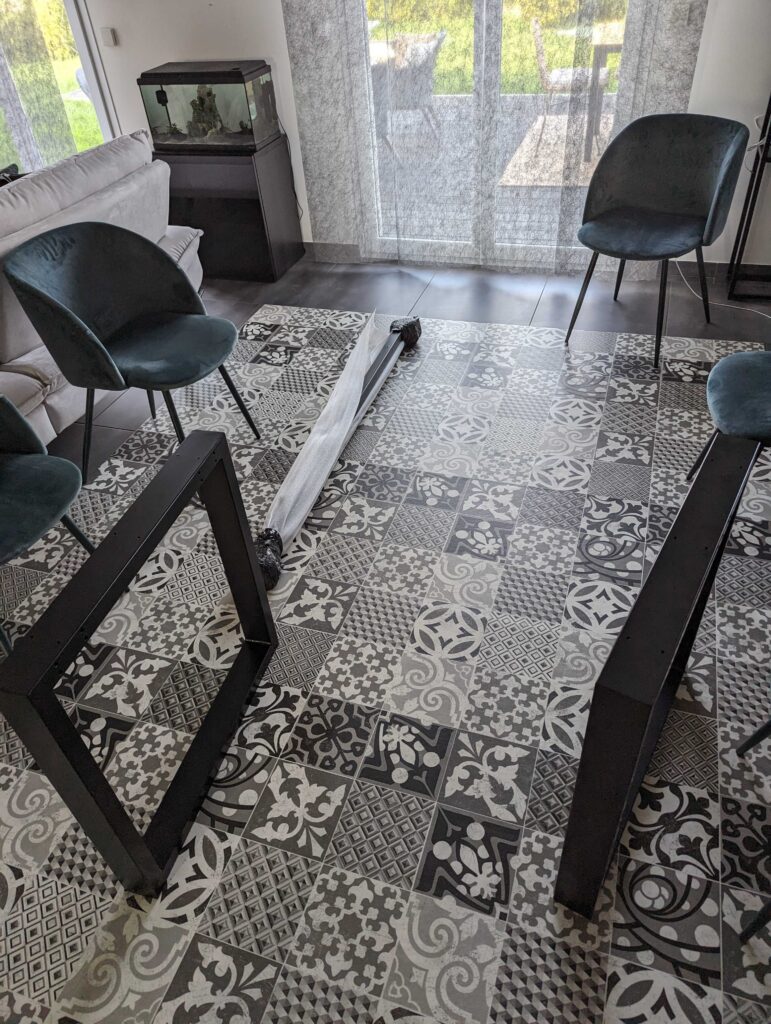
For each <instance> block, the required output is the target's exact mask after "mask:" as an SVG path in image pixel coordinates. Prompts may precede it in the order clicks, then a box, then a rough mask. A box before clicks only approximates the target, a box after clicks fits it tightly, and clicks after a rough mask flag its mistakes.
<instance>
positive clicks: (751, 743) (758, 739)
mask: <svg viewBox="0 0 771 1024" xmlns="http://www.w3.org/2000/svg"><path fill="white" fill-rule="evenodd" d="M769 736H771V718H769V720H768V721H767V722H766V723H765V725H761V727H760V728H759V729H756V730H755V732H754V733H753V734H752V735H751V736H748V737H747V739H746V740H744V741H743V742H742V743H740V744H739V746H738V747H737V748H736V753H737V754H738V755H739V757H744V755H745V754H746V753H747V751H748V750H752V748H753V747H756V746H757V745H758V743H762V742H763V740H765V739H768V737H769Z"/></svg>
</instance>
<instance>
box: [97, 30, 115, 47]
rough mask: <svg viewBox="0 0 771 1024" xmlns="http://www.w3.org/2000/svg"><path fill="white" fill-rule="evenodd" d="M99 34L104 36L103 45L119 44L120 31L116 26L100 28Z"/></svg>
mask: <svg viewBox="0 0 771 1024" xmlns="http://www.w3.org/2000/svg"><path fill="white" fill-rule="evenodd" d="M99 35H100V36H101V37H102V46H117V45H118V33H117V32H116V31H115V29H114V28H100V29H99Z"/></svg>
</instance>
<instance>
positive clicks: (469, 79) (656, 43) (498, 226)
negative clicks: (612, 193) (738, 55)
mask: <svg viewBox="0 0 771 1024" xmlns="http://www.w3.org/2000/svg"><path fill="white" fill-rule="evenodd" d="M283 6H284V18H285V24H286V28H287V38H288V42H289V52H290V60H291V64H292V75H293V81H294V85H295V96H296V100H297V107H298V122H299V126H300V133H301V143H302V151H303V163H304V168H305V176H306V182H307V184H308V192H309V201H310V217H311V226H312V230H313V237H314V242H315V244H316V248H317V250H318V255H319V257H320V258H322V259H324V258H326V259H342V260H348V259H356V258H362V259H382V258H388V259H394V258H397V259H403V260H406V261H420V260H424V261H428V262H438V263H442V262H444V263H457V264H470V265H483V266H504V267H522V268H538V269H548V270H552V269H554V270H564V269H578V268H582V267H583V265H584V263H585V252H584V250H583V249H582V248H581V247H580V246H578V244H577V243H576V240H575V234H576V229H577V227H578V226H579V224H580V218H581V211H582V209H583V203H584V197H585V194H586V187H587V184H588V182H589V178H590V176H591V172H592V170H593V168H594V167H595V165H596V162H597V159H598V158H599V156H600V154H601V153H602V151H603V149H604V147H605V146H606V145H607V143H608V141H609V140H610V139H611V138H612V137H613V136H614V135H615V134H616V133H617V132H618V131H620V129H621V128H623V127H624V125H626V124H628V123H629V121H631V120H633V119H634V118H636V117H639V116H641V115H642V114H644V113H650V112H653V111H665V110H685V109H687V106H688V98H689V94H690V87H691V81H692V77H693V70H694V66H695V62H696V55H697V52H698V46H699V41H700V38H701V31H702V27H703V21H704V15H705V12H706V6H707V0H315V2H314V4H313V5H308V4H307V3H305V2H304V0H283Z"/></svg>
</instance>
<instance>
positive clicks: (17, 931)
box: [0, 875, 108, 1002]
mask: <svg viewBox="0 0 771 1024" xmlns="http://www.w3.org/2000/svg"><path fill="white" fill-rule="evenodd" d="M107 907H108V903H107V902H106V901H105V900H102V899H100V898H99V897H98V896H96V895H94V894H93V893H84V892H83V891H82V890H78V889H74V888H73V887H72V886H65V885H62V884H61V883H60V882H58V881H57V880H56V879H55V878H50V877H46V876H45V875H36V876H34V877H32V878H29V879H27V880H26V881H25V882H24V884H23V886H22V888H21V891H20V892H19V893H18V894H17V898H16V901H15V903H14V905H13V907H12V908H11V910H10V912H9V913H8V915H7V916H6V918H5V920H4V921H3V923H2V925H1V926H0V964H1V965H2V966H0V986H7V987H8V988H12V989H14V990H15V991H17V992H19V993H21V994H23V995H26V996H29V997H30V998H31V999H41V1000H44V1001H45V1002H48V1001H49V1000H50V999H52V998H54V999H55V998H56V996H58V994H59V991H60V990H61V988H62V986H63V985H64V982H65V981H66V979H67V976H68V974H69V969H68V968H69V965H70V964H72V963H73V962H74V961H76V960H77V959H79V957H80V956H81V955H82V953H83V952H84V951H85V949H86V946H87V945H88V940H89V938H90V937H91V935H92V934H93V933H94V932H95V931H96V929H97V928H98V926H99V924H100V921H101V919H102V917H103V916H104V914H105V912H106V910H107Z"/></svg>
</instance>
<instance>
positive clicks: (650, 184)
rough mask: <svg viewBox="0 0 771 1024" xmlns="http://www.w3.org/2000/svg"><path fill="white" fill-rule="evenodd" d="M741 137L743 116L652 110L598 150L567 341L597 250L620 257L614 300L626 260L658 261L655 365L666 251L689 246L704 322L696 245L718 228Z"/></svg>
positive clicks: (703, 278)
mask: <svg viewBox="0 0 771 1024" xmlns="http://www.w3.org/2000/svg"><path fill="white" fill-rule="evenodd" d="M748 142H749V132H748V131H747V128H746V127H745V126H744V125H743V124H740V123H739V122H738V121H730V120H728V119H727V118H724V117H709V116H706V115H704V114H651V115H650V116H648V117H641V118H638V120H636V121H632V123H631V124H629V125H627V126H626V128H624V129H623V131H621V132H619V134H618V135H617V136H616V137H615V139H613V140H612V141H611V143H610V144H609V146H608V147H607V149H606V150H605V152H604V153H603V154H602V156H601V157H600V159H599V161H598V163H597V166H596V168H595V169H594V173H593V174H592V178H591V181H590V182H589V188H588V190H587V194H586V203H585V204H584V214H583V220H582V224H581V227H580V228H579V229H578V240H579V241H580V242H582V243H583V244H584V245H585V246H586V247H587V248H589V249H591V250H592V255H591V258H590V260H589V266H588V268H587V271H586V275H585V277H584V280H583V284H582V285H581V290H580V291H579V293H578V299H577V301H576V305H575V308H574V309H573V315H572V317H571V319H570V325H569V326H568V331H567V335H566V337H565V344H566V345H567V344H568V342H569V340H570V335H571V333H572V331H573V328H574V327H575V324H576V320H577V319H578V314H579V312H580V310H581V305H582V304H583V301H584V297H585V296H586V290H587V288H588V287H589V281H590V280H591V277H592V274H593V273H594V268H595V266H596V265H597V260H598V258H599V256H600V255H601V254H602V255H605V256H611V257H613V258H614V259H617V260H620V263H619V268H618V273H617V275H616V287H615V289H614V292H613V299H614V301H615V300H616V299H617V298H618V293H619V289H620V287H621V280H622V278H623V276H624V266H625V264H626V261H627V260H656V261H658V262H660V264H661V278H660V283H659V306H658V314H657V317H656V342H655V355H654V359H653V365H654V366H658V365H659V354H660V351H661V333H662V329H663V326H664V303H665V300H666V291H667V270H668V267H669V260H670V259H674V258H676V257H678V256H684V255H685V254H686V253H687V252H692V251H694V250H695V251H696V260H697V263H698V266H699V281H700V283H701V296H702V302H703V304H704V316H705V318H706V320H707V323H709V318H710V313H709V295H708V292H707V275H706V273H705V269H704V253H703V251H702V250H703V247H704V246H705V245H711V244H712V243H713V242H714V241H715V240H716V239H717V238H719V236H720V235H721V234H722V232H723V229H724V227H725V223H726V219H727V217H728V211H729V209H730V207H731V200H732V199H733V194H734V190H735V188H736V181H737V179H738V177H739V172H740V171H741V166H742V158H743V157H744V153H745V150H746V148H747V143H748Z"/></svg>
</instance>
